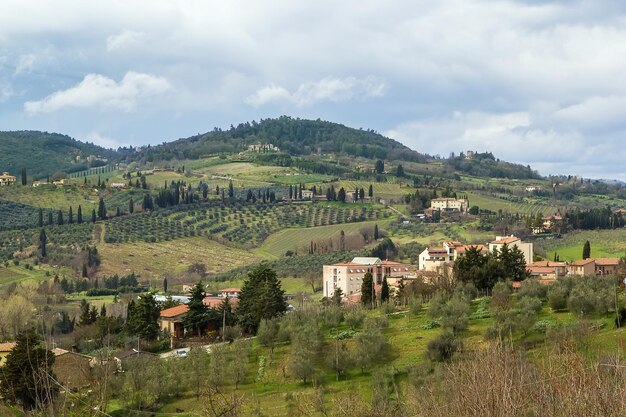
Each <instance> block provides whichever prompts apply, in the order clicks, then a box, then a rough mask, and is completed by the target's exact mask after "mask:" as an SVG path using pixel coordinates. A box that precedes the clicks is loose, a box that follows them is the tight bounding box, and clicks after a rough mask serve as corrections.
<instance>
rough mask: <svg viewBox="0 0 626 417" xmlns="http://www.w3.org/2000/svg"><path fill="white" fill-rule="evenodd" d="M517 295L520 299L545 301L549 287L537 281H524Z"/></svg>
mask: <svg viewBox="0 0 626 417" xmlns="http://www.w3.org/2000/svg"><path fill="white" fill-rule="evenodd" d="M517 294H518V296H519V297H536V298H539V299H545V298H546V296H547V294H548V287H547V286H546V285H543V284H541V283H539V282H537V281H535V280H532V279H527V280H524V281H522V284H521V287H520V289H519V290H518V291H517Z"/></svg>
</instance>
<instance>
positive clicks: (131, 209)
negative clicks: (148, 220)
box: [128, 197, 135, 214]
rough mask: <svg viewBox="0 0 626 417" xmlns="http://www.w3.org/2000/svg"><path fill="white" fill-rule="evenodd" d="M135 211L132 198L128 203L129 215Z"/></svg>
mask: <svg viewBox="0 0 626 417" xmlns="http://www.w3.org/2000/svg"><path fill="white" fill-rule="evenodd" d="M134 211H135V202H134V201H133V198H132V197H131V198H130V201H129V202H128V212H129V213H130V214H133V213H134Z"/></svg>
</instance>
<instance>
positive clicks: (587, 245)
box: [583, 240, 591, 259]
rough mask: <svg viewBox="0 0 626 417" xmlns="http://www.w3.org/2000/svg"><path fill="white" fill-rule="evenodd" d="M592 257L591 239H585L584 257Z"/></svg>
mask: <svg viewBox="0 0 626 417" xmlns="http://www.w3.org/2000/svg"><path fill="white" fill-rule="evenodd" d="M588 258H591V243H589V241H588V240H587V241H585V244H584V245H583V259H588Z"/></svg>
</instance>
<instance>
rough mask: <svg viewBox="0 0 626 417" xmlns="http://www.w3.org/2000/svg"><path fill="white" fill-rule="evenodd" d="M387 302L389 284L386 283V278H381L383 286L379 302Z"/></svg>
mask: <svg viewBox="0 0 626 417" xmlns="http://www.w3.org/2000/svg"><path fill="white" fill-rule="evenodd" d="M388 300H389V283H387V277H384V278H383V285H382V287H381V289H380V302H381V303H386V302H387V301H388Z"/></svg>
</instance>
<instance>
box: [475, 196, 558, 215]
mask: <svg viewBox="0 0 626 417" xmlns="http://www.w3.org/2000/svg"><path fill="white" fill-rule="evenodd" d="M466 194H467V196H468V198H469V205H470V207H471V206H478V207H480V208H481V209H488V210H491V211H494V212H498V211H499V210H502V211H503V212H508V213H519V214H520V215H522V214H523V215H530V216H534V215H536V214H537V213H541V214H542V215H547V214H552V213H555V212H556V211H557V209H558V208H557V207H556V206H554V205H552V204H548V203H546V202H545V201H543V200H540V199H536V198H530V197H525V198H524V202H517V201H507V200H504V199H501V198H497V197H492V196H486V195H484V194H480V193H477V192H467V193H466Z"/></svg>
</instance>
